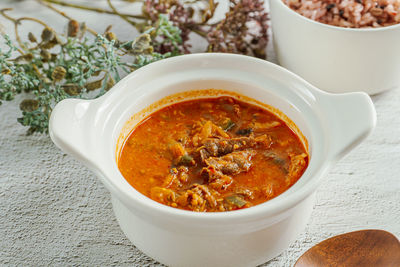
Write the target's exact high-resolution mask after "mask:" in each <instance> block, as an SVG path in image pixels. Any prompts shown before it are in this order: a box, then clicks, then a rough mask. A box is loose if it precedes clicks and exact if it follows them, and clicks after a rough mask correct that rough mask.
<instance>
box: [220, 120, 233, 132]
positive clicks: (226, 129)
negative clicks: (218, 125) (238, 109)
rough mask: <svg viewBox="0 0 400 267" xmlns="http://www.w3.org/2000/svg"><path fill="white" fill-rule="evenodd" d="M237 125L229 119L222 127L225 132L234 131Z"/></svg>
mask: <svg viewBox="0 0 400 267" xmlns="http://www.w3.org/2000/svg"><path fill="white" fill-rule="evenodd" d="M235 125H236V124H235V123H234V122H233V121H232V120H231V119H228V120H227V121H226V122H224V124H223V125H222V129H224V131H226V132H227V131H229V130H230V129H232V128H233V127H235Z"/></svg>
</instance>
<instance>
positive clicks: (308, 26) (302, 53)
mask: <svg viewBox="0 0 400 267" xmlns="http://www.w3.org/2000/svg"><path fill="white" fill-rule="evenodd" d="M269 3H270V15H271V25H272V32H273V38H274V47H275V51H276V53H277V57H278V61H279V63H280V64H281V65H282V66H283V67H285V68H287V69H289V70H291V71H293V72H294V73H296V74H298V75H300V76H301V77H303V78H304V79H305V80H307V81H308V82H310V83H311V84H313V85H315V86H317V87H318V88H319V89H322V90H325V91H328V92H333V93H344V92H354V91H364V92H366V93H368V94H371V95H372V94H376V93H380V92H383V91H385V90H389V89H392V88H395V87H398V86H400V24H396V25H392V26H388V27H381V28H359V29H351V28H342V27H336V26H331V25H327V24H323V23H319V22H316V21H314V20H311V19H308V18H306V17H304V16H302V15H300V14H298V13H297V12H295V11H294V10H292V9H290V8H289V7H288V6H287V5H285V4H284V3H283V1H282V0H269Z"/></svg>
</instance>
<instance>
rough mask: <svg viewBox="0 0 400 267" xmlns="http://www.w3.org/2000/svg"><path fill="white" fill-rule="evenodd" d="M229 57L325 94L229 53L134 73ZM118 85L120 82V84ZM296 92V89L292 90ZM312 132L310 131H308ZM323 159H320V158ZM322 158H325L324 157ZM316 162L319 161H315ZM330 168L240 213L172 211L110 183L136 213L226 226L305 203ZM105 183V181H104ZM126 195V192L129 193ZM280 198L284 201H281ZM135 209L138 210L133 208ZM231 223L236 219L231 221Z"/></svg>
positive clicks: (323, 166) (323, 167)
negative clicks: (200, 60)
mask: <svg viewBox="0 0 400 267" xmlns="http://www.w3.org/2000/svg"><path fill="white" fill-rule="evenodd" d="M204 56H206V57H215V56H217V57H230V58H233V57H234V58H235V60H241V59H245V60H248V61H250V62H251V61H254V62H262V64H266V65H269V66H270V67H272V68H276V69H278V70H279V71H280V72H282V73H283V74H284V75H287V76H291V77H292V78H294V79H295V80H296V82H297V83H300V84H302V85H305V87H306V88H307V91H309V92H311V93H312V94H314V93H313V91H312V90H311V89H314V90H317V91H320V92H321V93H322V94H328V93H325V92H323V91H321V90H319V89H317V88H316V87H314V86H312V85H311V84H309V83H308V82H307V81H305V80H304V79H302V78H301V77H300V76H298V75H296V74H294V73H292V72H290V71H289V70H287V69H285V68H283V67H281V66H279V65H277V64H274V63H272V62H269V61H267V60H262V59H258V58H253V57H249V56H243V55H236V54H229V53H197V54H188V55H181V56H176V57H172V58H168V59H165V60H161V61H158V62H155V63H152V64H149V65H147V66H145V67H143V68H141V69H140V70H138V71H137V72H135V73H134V75H139V74H140V73H141V72H145V71H147V70H148V68H152V67H154V66H155V65H161V64H169V63H170V62H171V63H173V62H174V61H179V60H182V57H186V58H193V57H204ZM120 82H121V81H120ZM293 90H295V89H293ZM310 130H311V129H310ZM308 142H309V145H312V144H311V143H310V140H308ZM320 156H322V155H320ZM313 158H315V155H314V156H311V159H310V162H309V165H308V167H307V169H308V168H309V167H310V166H311V164H318V162H314V161H315V160H317V159H315V160H314V161H313ZM324 158H327V157H326V155H325V157H324ZM317 161H318V160H317ZM114 164H115V167H116V168H117V171H118V174H119V175H120V178H122V179H124V180H125V181H126V179H125V177H124V176H123V175H122V173H121V172H120V171H119V169H118V166H117V164H116V162H115V163H114ZM330 165H331V161H329V160H328V161H326V160H325V161H324V162H322V161H321V163H320V165H319V166H317V167H316V168H315V170H314V173H307V169H306V171H305V173H303V175H302V176H301V177H300V179H302V178H305V177H306V176H310V177H308V181H306V182H305V183H304V184H303V185H302V186H301V187H299V188H297V189H296V190H292V191H290V189H292V187H293V186H294V185H295V184H294V185H292V186H291V187H290V188H288V189H287V190H286V191H285V192H283V193H281V194H280V195H278V196H276V197H275V198H273V199H271V200H268V201H265V202H263V203H260V204H258V205H255V206H252V207H249V208H245V209H240V210H234V211H227V212H194V211H188V210H183V209H178V208H173V207H170V206H167V205H164V204H161V203H158V202H157V201H154V200H152V199H150V198H149V197H147V196H145V195H144V194H142V193H140V192H139V191H137V190H136V189H135V188H134V187H133V186H131V185H130V184H127V185H128V186H129V187H130V189H133V190H134V191H130V190H129V189H128V190H127V188H124V189H122V188H119V186H118V185H117V184H114V183H113V182H112V184H113V185H112V187H114V189H116V190H117V191H118V192H115V193H116V194H117V196H119V197H120V198H121V199H124V200H125V201H124V203H126V204H128V205H129V206H135V205H133V204H134V203H135V202H136V203H137V204H138V203H140V205H141V207H139V210H140V211H141V212H144V213H147V214H151V213H154V212H156V213H158V215H165V216H169V217H171V216H173V217H175V218H179V219H196V220H198V221H202V222H205V221H207V222H210V220H213V221H214V222H219V223H221V222H222V221H224V222H225V221H226V220H229V222H236V223H243V222H245V221H249V220H253V219H256V218H258V217H264V218H265V217H266V216H267V217H268V218H273V217H274V216H277V215H278V214H282V213H284V212H285V211H287V210H290V209H292V208H294V207H295V206H297V204H299V203H301V202H302V200H304V199H306V198H307V197H308V196H310V195H311V194H312V193H313V192H314V191H315V189H316V188H317V186H318V185H319V183H320V181H321V180H322V179H321V178H322V177H321V176H322V174H323V173H324V172H325V171H326V170H327V169H328V168H329V166H330ZM106 179H107V178H106ZM128 191H129V192H128ZM282 197H283V199H282ZM136 208H138V206H136ZM232 219H235V220H234V221H233V220H232Z"/></svg>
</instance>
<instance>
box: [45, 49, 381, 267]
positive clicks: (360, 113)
mask: <svg viewBox="0 0 400 267" xmlns="http://www.w3.org/2000/svg"><path fill="white" fill-rule="evenodd" d="M210 88H217V89H225V90H229V91H232V92H235V93H239V94H242V95H245V96H248V97H251V98H254V99H257V100H258V101H261V102H263V103H266V104H269V105H272V106H274V107H275V108H278V109H279V110H281V111H282V112H283V113H285V114H286V115H287V116H289V117H290V118H291V119H292V120H293V121H294V123H295V124H296V125H297V126H298V127H299V129H300V130H301V132H302V133H303V134H304V135H305V137H306V138H307V140H308V144H309V151H310V153H311V159H310V163H309V166H308V168H307V170H306V172H305V173H304V175H303V176H302V177H301V179H300V180H299V181H298V182H297V183H296V184H295V185H293V186H292V187H291V188H290V189H289V190H287V191H286V192H284V193H283V194H281V195H280V196H278V197H276V198H274V199H272V200H270V201H267V202H266V203H263V204H260V205H258V206H255V207H251V208H248V209H244V210H238V211H232V212H222V213H196V212H191V211H185V210H179V209H174V208H171V207H168V206H164V205H162V204H159V203H157V202H155V201H153V200H151V199H149V198H147V197H146V196H144V195H142V194H141V193H139V192H138V191H136V190H135V189H134V188H133V187H131V186H130V185H129V184H128V183H127V181H126V180H125V179H124V177H123V176H122V175H121V173H120V172H119V170H118V167H117V164H116V157H117V149H116V147H117V145H118V143H119V136H120V133H121V131H123V132H124V133H125V134H126V133H127V132H128V131H127V128H126V127H127V125H126V122H127V121H128V120H129V119H130V118H132V115H134V114H137V113H138V112H139V111H141V110H143V109H145V108H146V107H148V106H149V105H150V104H152V103H154V102H156V101H158V100H160V99H162V98H164V97H166V96H169V95H171V94H175V93H180V92H185V91H189V90H194V89H196V90H202V89H210ZM148 112H151V110H147V114H148ZM142 118H143V116H138V117H135V116H134V117H133V119H131V120H130V122H129V123H128V128H129V129H132V127H134V126H135V124H136V123H138V122H139V121H140V120H141V119H142ZM375 120H376V114H375V109H374V106H373V104H372V102H371V100H370V98H369V96H368V95H367V94H365V93H350V94H344V95H332V94H328V93H325V92H322V91H320V90H318V89H316V88H315V87H313V86H311V85H310V84H308V83H307V82H305V81H304V80H302V79H301V78H299V77H298V76H296V75H294V74H292V73H291V72H289V71H287V70H285V69H283V68H281V67H279V66H277V65H275V64H272V63H269V62H267V61H263V60H260V59H255V58H251V57H246V56H239V55H231V54H193V55H185V56H179V57H174V58H170V59H166V60H162V61H159V62H156V63H153V64H150V65H148V66H146V67H143V68H141V69H139V70H137V71H135V72H134V73H132V74H130V75H128V76H127V77H126V78H124V79H123V80H122V81H120V82H119V83H118V84H116V85H115V86H114V88H112V90H111V91H110V92H108V93H107V94H106V95H104V96H103V97H101V98H99V99H96V100H92V101H85V100H74V99H68V100H64V101H62V102H60V103H59V104H58V105H57V106H56V107H55V109H54V111H53V113H52V116H51V119H50V136H51V138H52V140H53V141H54V143H55V144H56V145H57V146H58V147H60V148H61V149H62V150H64V151H66V152H67V153H69V154H71V155H73V156H74V157H75V158H77V159H78V160H79V161H81V162H83V163H84V164H85V165H87V166H88V167H89V168H90V169H91V170H92V171H93V172H94V173H96V174H97V175H98V177H99V178H100V179H101V181H102V182H103V183H104V185H105V186H106V188H107V189H108V190H109V191H110V192H111V198H112V204H113V208H114V212H115V215H116V217H117V219H118V222H119V224H120V226H121V228H122V230H123V231H124V233H125V234H126V236H127V237H128V238H129V239H130V240H131V241H132V242H133V243H134V244H135V246H137V247H138V248H139V249H140V250H142V251H143V252H144V253H146V254H147V255H149V256H150V257H152V258H154V259H156V260H158V261H160V262H162V263H164V264H167V265H170V266H255V265H257V264H261V263H263V262H266V261H268V260H269V259H271V258H273V257H275V256H277V255H278V254H279V253H281V252H282V251H283V250H284V249H286V248H287V247H288V246H289V244H290V243H291V242H293V241H294V240H295V239H296V237H297V235H298V234H299V233H300V232H302V231H303V229H304V227H305V225H306V222H307V219H308V217H309V216H310V213H311V210H312V207H313V202H314V192H315V189H316V187H317V185H318V184H319V183H320V181H321V178H322V177H323V175H324V174H325V173H326V171H327V170H328V168H329V167H330V166H331V165H332V163H333V162H335V161H336V160H337V159H339V158H340V157H341V156H342V155H344V153H346V152H347V151H349V150H350V149H351V148H353V147H354V146H355V145H357V144H358V143H359V142H360V141H361V140H362V139H364V138H365V137H366V136H367V135H368V134H369V133H370V132H371V130H372V128H373V127H374V125H375ZM129 129H128V130H129ZM138 156H140V155H138Z"/></svg>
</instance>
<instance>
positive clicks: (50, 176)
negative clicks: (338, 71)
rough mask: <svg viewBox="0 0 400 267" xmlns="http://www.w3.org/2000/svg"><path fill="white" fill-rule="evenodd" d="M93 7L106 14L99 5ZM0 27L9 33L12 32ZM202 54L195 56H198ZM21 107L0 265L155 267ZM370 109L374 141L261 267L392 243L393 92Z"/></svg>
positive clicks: (399, 209) (1, 111)
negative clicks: (331, 241) (372, 236)
mask: <svg viewBox="0 0 400 267" xmlns="http://www.w3.org/2000/svg"><path fill="white" fill-rule="evenodd" d="M78 2H81V3H86V4H92V3H94V1H78ZM96 5H98V6H105V1H104V0H102V1H97V3H96ZM117 6H119V7H121V8H123V7H124V6H125V8H123V9H122V10H124V11H126V12H128V11H129V9H130V8H131V6H129V5H126V4H124V3H121V2H118V3H117ZM4 7H14V8H15V11H14V12H13V13H10V15H15V16H27V15H29V16H34V17H36V18H40V19H42V20H45V21H47V22H51V24H52V25H53V27H54V28H56V29H58V30H61V29H63V28H64V25H65V24H66V22H67V21H66V20H65V19H64V18H62V17H60V16H59V15H57V14H55V13H53V12H52V11H50V10H48V9H46V8H44V7H42V6H40V5H38V4H37V3H36V2H35V1H33V0H25V1H2V2H1V3H0V8H4ZM63 10H64V11H66V12H67V13H68V14H69V15H71V16H72V17H74V18H76V19H78V20H80V21H83V20H85V21H86V22H87V23H88V25H89V26H91V27H92V28H94V29H95V30H98V31H99V32H102V31H103V30H104V29H105V27H106V26H107V25H108V24H114V25H115V26H114V31H115V32H116V33H117V35H118V36H119V37H120V38H121V39H128V38H129V39H132V38H133V37H134V36H135V34H136V33H135V31H134V30H132V27H131V26H130V25H128V24H127V23H126V22H124V21H121V20H119V19H117V18H116V17H113V16H109V15H101V14H97V13H89V12H82V11H77V10H74V9H68V8H63ZM0 22H1V23H2V24H3V26H5V28H6V31H7V32H9V33H11V32H13V29H12V24H10V23H8V22H7V21H5V20H4V19H3V18H0ZM27 26H28V28H29V27H30V28H31V29H30V30H34V29H37V27H36V25H34V24H27ZM27 32H28V31H27V30H25V31H23V32H22V36H26V34H27ZM201 45H202V44H201V43H200V44H196V47H194V49H195V50H196V51H201ZM268 50H269V60H271V61H274V55H273V51H272V48H269V49H268ZM388 60H394V59H390V58H388ZM396 60H399V59H396ZM399 75H400V73H399ZM21 99H22V98H20V97H18V98H17V99H16V100H15V101H14V102H11V103H4V104H3V105H2V106H0V265H7V266H16V265H19V266H49V265H52V266H66V265H84V266H158V265H159V264H158V263H157V262H155V261H153V260H152V259H150V258H148V257H147V256H146V255H144V254H143V253H141V252H140V251H139V250H138V249H136V248H135V247H134V246H133V245H132V244H131V243H130V242H129V241H128V240H127V239H126V238H125V236H124V234H123V233H122V231H121V230H120V228H119V226H118V224H117V222H116V220H115V217H114V215H113V212H112V208H111V203H110V196H109V193H108V192H107V191H106V190H105V188H104V187H103V185H102V184H101V183H100V182H99V181H98V179H97V178H96V177H95V176H94V175H93V174H92V173H91V172H90V171H88V170H87V169H86V168H85V167H84V166H83V165H82V164H80V163H79V162H77V161H75V160H74V159H73V158H71V157H70V156H68V155H66V154H64V153H63V152H61V151H60V150H59V149H57V148H56V147H55V146H54V145H53V143H52V142H51V140H50V138H49V137H48V136H46V135H39V134H37V135H33V136H26V135H25V132H26V128H24V127H22V126H20V125H19V124H18V123H17V122H16V119H17V118H18V117H19V116H20V112H19V108H18V104H19V102H20V101H21ZM373 101H374V104H375V107H376V110H377V114H378V124H377V128H376V129H375V131H374V133H373V134H372V135H371V136H370V137H369V138H368V139H367V140H366V141H365V142H364V143H362V145H360V146H359V147H357V148H356V149H355V150H353V151H352V152H351V153H350V154H349V155H348V156H346V157H345V158H344V159H342V160H341V161H340V162H339V163H338V164H336V166H334V167H333V168H332V170H331V171H330V172H329V174H328V175H327V176H326V177H325V178H324V179H325V182H324V183H323V184H322V185H321V186H320V188H319V189H318V191H317V202H316V205H315V208H314V211H313V213H312V216H311V219H310V220H309V223H308V226H307V228H306V230H305V232H304V233H303V234H301V235H300V236H299V238H298V239H297V241H296V242H295V243H293V244H292V245H291V246H290V248H288V249H287V250H286V251H285V252H284V253H282V254H281V255H280V256H279V257H277V258H275V259H273V260H272V261H270V262H268V263H266V264H265V265H263V266H292V265H293V264H294V262H295V261H296V259H297V258H298V257H299V256H300V255H301V254H302V253H303V252H305V251H306V250H307V249H308V248H310V247H311V246H312V245H314V244H316V243H318V242H320V241H322V240H324V239H326V238H328V237H331V236H334V235H337V234H341V233H344V232H348V231H353V230H359V229H371V228H378V229H384V230H387V231H390V232H392V233H394V234H395V235H397V237H400V116H399V114H400V89H395V90H392V91H389V92H386V93H383V94H380V95H377V96H374V97H373ZM265 242H268V240H265Z"/></svg>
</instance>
